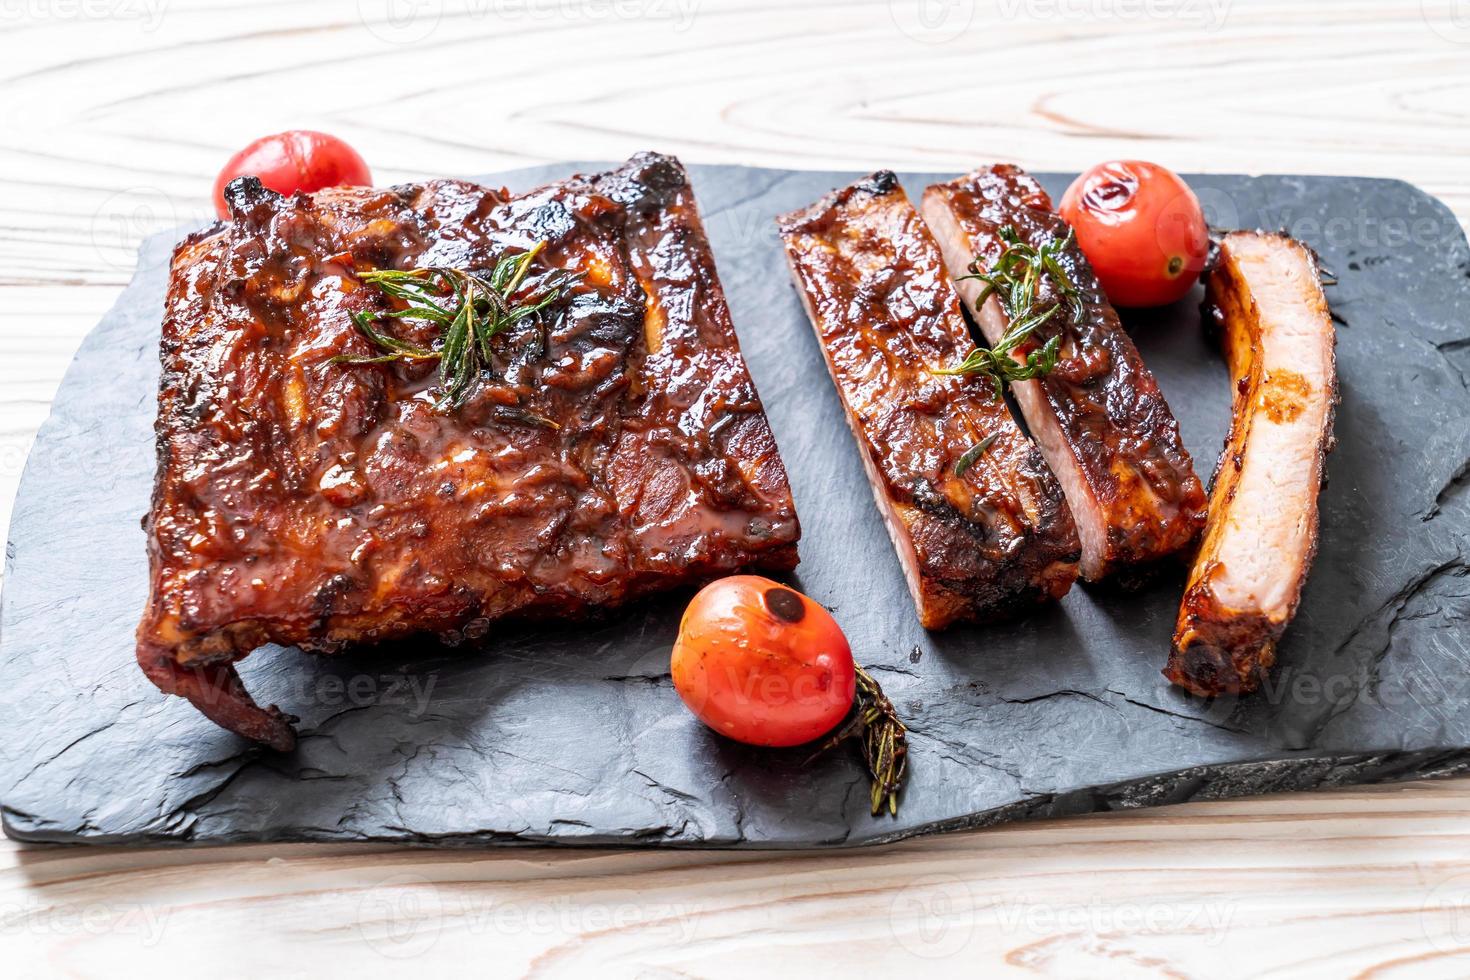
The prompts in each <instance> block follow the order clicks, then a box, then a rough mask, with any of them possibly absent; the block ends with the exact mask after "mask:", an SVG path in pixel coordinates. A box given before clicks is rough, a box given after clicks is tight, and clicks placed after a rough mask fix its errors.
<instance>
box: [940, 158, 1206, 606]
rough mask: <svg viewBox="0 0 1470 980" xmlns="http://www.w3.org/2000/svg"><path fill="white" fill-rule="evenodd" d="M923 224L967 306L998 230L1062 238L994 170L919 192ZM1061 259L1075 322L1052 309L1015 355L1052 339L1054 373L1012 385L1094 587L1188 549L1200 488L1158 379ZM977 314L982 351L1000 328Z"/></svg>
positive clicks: (1073, 250)
mask: <svg viewBox="0 0 1470 980" xmlns="http://www.w3.org/2000/svg"><path fill="white" fill-rule="evenodd" d="M924 217H925V219H926V220H927V221H928V222H929V226H930V227H931V228H933V229H934V232H935V234H936V235H937V236H938V239H939V242H940V246H941V247H942V248H943V250H944V258H945V262H946V263H947V264H948V266H949V270H950V273H951V274H952V275H953V276H954V277H955V278H956V280H959V281H958V282H957V283H956V285H957V286H958V287H959V290H960V295H961V296H962V297H964V299H965V302H966V303H967V304H969V305H970V306H971V307H972V308H973V307H974V304H975V301H976V300H977V299H978V298H979V295H980V290H981V288H982V286H981V284H980V283H979V282H977V281H975V280H973V279H961V277H963V276H966V275H968V274H969V273H970V271H971V266H972V263H978V265H979V266H980V268H981V269H982V271H983V270H984V269H987V268H989V267H990V266H991V265H992V264H993V263H994V262H995V260H996V259H997V258H999V257H1000V254H1001V252H1002V251H1003V250H1004V248H1005V243H1004V242H1003V241H1002V239H1001V234H1000V233H1001V230H1002V229H1004V228H1007V227H1009V228H1011V229H1013V230H1014V231H1015V233H1016V234H1017V235H1018V236H1019V237H1020V239H1021V240H1022V241H1024V242H1026V243H1027V244H1029V245H1031V246H1032V247H1034V248H1037V249H1040V248H1041V247H1042V246H1043V245H1045V244H1047V243H1050V242H1059V241H1061V240H1064V239H1065V238H1066V237H1067V235H1068V228H1067V224H1066V222H1064V221H1063V220H1062V219H1061V217H1060V216H1059V215H1057V213H1056V212H1055V211H1053V210H1052V207H1051V201H1050V199H1049V198H1048V197H1047V195H1046V192H1045V191H1044V190H1042V189H1041V185H1040V184H1038V183H1036V181H1035V180H1034V179H1032V178H1031V176H1030V175H1028V174H1027V173H1025V172H1024V171H1022V170H1020V169H1019V168H1017V167H1011V166H1004V165H1001V166H994V167H990V168H988V169H982V170H977V171H975V172H974V173H972V174H969V175H967V176H965V177H961V178H960V179H958V180H955V181H952V182H951V183H948V184H937V185H935V186H932V187H930V188H929V189H928V190H926V191H925V192H924ZM1060 262H1061V265H1062V266H1063V268H1064V270H1065V271H1066V273H1067V275H1068V276H1069V277H1070V278H1071V279H1072V282H1073V284H1074V285H1076V286H1077V288H1078V290H1079V291H1080V294H1081V299H1082V305H1083V315H1082V318H1081V320H1080V322H1073V321H1072V320H1071V319H1070V315H1069V313H1068V312H1067V310H1066V304H1061V305H1060V306H1059V311H1058V312H1057V313H1056V314H1055V315H1053V316H1052V317H1051V318H1050V319H1048V320H1047V321H1046V322H1045V323H1044V324H1042V325H1041V326H1040V327H1039V328H1038V329H1037V330H1036V332H1035V333H1034V334H1033V335H1032V338H1031V340H1029V341H1028V342H1026V343H1024V344H1022V345H1021V346H1020V347H1019V348H1018V349H1017V350H1016V351H1015V356H1016V357H1017V359H1024V358H1025V355H1026V354H1027V353H1029V352H1030V351H1033V350H1035V349H1036V348H1037V347H1039V346H1040V345H1042V344H1044V343H1045V342H1046V341H1047V340H1049V339H1050V338H1052V337H1054V336H1056V335H1058V334H1060V335H1061V337H1062V345H1061V360H1060V362H1059V363H1058V365H1057V367H1056V369H1055V370H1053V371H1052V372H1051V373H1050V374H1048V375H1047V376H1046V377H1045V378H1042V379H1040V380H1035V381H1020V382H1016V383H1014V384H1013V385H1012V386H1011V389H1012V391H1013V392H1014V393H1015V398H1016V401H1017V403H1018V404H1019V405H1020V406H1021V411H1022V413H1023V414H1024V415H1025V418H1026V424H1027V425H1028V426H1029V427H1030V429H1031V434H1032V435H1033V436H1034V437H1035V438H1036V441H1037V442H1038V443H1039V444H1040V446H1041V451H1042V453H1043V454H1044V455H1045V456H1046V461H1047V463H1049V464H1050V465H1051V469H1052V472H1054V473H1055V474H1056V475H1057V479H1058V480H1060V481H1061V485H1062V489H1063V491H1064V492H1065V493H1066V498H1067V503H1068V504H1069V505H1070V507H1071V510H1072V516H1073V518H1074V519H1075V520H1076V522H1077V532H1078V534H1079V536H1080V537H1081V539H1082V577H1083V578H1085V579H1087V580H1088V581H1092V582H1095V581H1097V580H1099V579H1102V578H1105V577H1107V576H1109V575H1113V574H1115V573H1118V572H1122V571H1126V570H1128V569H1132V568H1137V567H1139V566H1143V565H1148V564H1150V563H1152V562H1155V561H1157V560H1158V559H1160V558H1162V557H1164V556H1166V555H1171V554H1174V553H1175V552H1178V551H1180V550H1182V549H1184V548H1186V547H1188V546H1189V545H1190V543H1191V542H1193V541H1194V539H1195V538H1196V536H1197V535H1198V534H1199V532H1200V529H1201V528H1202V527H1203V526H1204V521H1205V492H1204V488H1203V487H1201V486H1200V482H1199V478H1198V477H1196V476H1195V474H1194V468H1193V466H1192V464H1191V462H1190V458H1189V453H1188V452H1187V451H1186V450H1185V448H1184V444H1183V442H1182V441H1181V440H1180V438H1179V426H1178V423H1176V422H1175V420H1174V415H1173V413H1171V412H1170V411H1169V406H1168V404H1167V403H1166V402H1165V401H1164V396H1163V394H1162V393H1161V392H1160V391H1159V386H1158V383H1157V382H1155V381H1154V377H1153V375H1152V374H1151V373H1150V372H1149V370H1148V368H1147V367H1146V366H1144V363H1143V359H1142V358H1141V357H1139V355H1138V350H1137V348H1135V347H1134V346H1133V341H1132V340H1131V339H1129V337H1128V334H1127V333H1126V332H1124V330H1123V327H1122V324H1120V323H1119V321H1118V315H1117V313H1116V312H1115V311H1114V310H1113V308H1112V306H1110V305H1109V304H1108V302H1107V299H1106V298H1105V297H1104V296H1103V294H1102V290H1101V289H1100V288H1099V286H1098V282H1097V277H1096V276H1095V275H1094V274H1093V272H1092V268H1091V266H1089V265H1088V263H1087V259H1086V258H1085V257H1084V256H1083V254H1082V250H1081V249H1080V248H1078V247H1077V246H1076V245H1075V244H1071V245H1069V246H1068V247H1066V248H1065V249H1063V251H1062V254H1061V256H1060ZM1052 285H1053V284H1052V283H1051V282H1049V281H1047V277H1043V286H1042V290H1043V296H1042V301H1043V302H1044V303H1050V302H1052V301H1054V300H1055V299H1056V296H1055V295H1054V294H1053V292H1052ZM976 319H977V321H978V322H979V325H980V329H981V330H982V331H983V332H984V333H985V336H986V338H987V339H988V340H989V341H990V342H991V343H992V344H994V343H996V342H998V341H999V340H1000V339H1001V337H1002V336H1003V335H1004V334H1005V332H1006V330H1007V329H1008V328H1009V326H1010V322H1009V320H1008V319H1007V317H1006V314H1005V311H1004V310H1003V309H1002V307H1001V304H1000V301H999V299H997V298H996V297H994V296H992V297H991V298H990V299H989V300H987V301H986V303H985V304H984V306H983V307H982V308H980V309H979V310H977V311H976Z"/></svg>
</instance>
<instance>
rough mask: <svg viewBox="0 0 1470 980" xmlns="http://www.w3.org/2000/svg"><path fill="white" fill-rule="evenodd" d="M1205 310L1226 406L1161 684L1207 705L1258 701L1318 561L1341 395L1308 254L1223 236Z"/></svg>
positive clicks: (1240, 235)
mask: <svg viewBox="0 0 1470 980" xmlns="http://www.w3.org/2000/svg"><path fill="white" fill-rule="evenodd" d="M1206 304H1207V305H1206V310H1207V314H1208V316H1209V318H1210V319H1211V320H1212V321H1213V324H1214V325H1215V326H1216V327H1217V328H1218V330H1219V333H1220V340H1221V343H1222V344H1223V346H1224V349H1225V356H1226V361H1227V362H1228V364H1229V368H1230V376H1231V377H1232V378H1233V379H1235V396H1234V404H1233V407H1232V417H1231V424H1230V434H1229V436H1228V437H1227V438H1226V442H1225V449H1224V452H1223V453H1221V456H1220V462H1219V466H1218V468H1217V469H1216V472H1215V480H1214V486H1213V488H1212V489H1211V492H1210V519H1209V524H1208V525H1207V527H1206V529H1205V537H1204V542H1203V544H1202V545H1201V547H1200V552H1199V556H1198V557H1197V558H1196V560H1195V564H1194V568H1193V569H1192V571H1191V572H1190V576H1189V583H1188V586H1187V589H1186V591H1185V594H1184V602H1183V604H1182V605H1181V606H1180V609H1179V620H1178V623H1177V625H1176V628H1175V632H1174V648H1173V651H1172V652H1171V654H1170V656H1169V664H1168V666H1167V667H1166V668H1165V670H1164V675H1165V676H1166V677H1168V678H1169V680H1171V681H1173V682H1174V683H1175V684H1177V685H1179V686H1180V687H1182V688H1185V689H1186V690H1188V691H1190V692H1191V693H1193V694H1197V695H1201V696H1205V697H1209V696H1214V695H1218V694H1243V693H1249V692H1251V691H1254V690H1256V689H1257V688H1258V687H1259V686H1260V684H1261V682H1262V680H1264V679H1265V677H1266V673H1267V671H1269V670H1270V668H1271V666H1272V664H1273V663H1274V662H1275V660H1276V644H1277V642H1278V641H1279V640H1280V639H1281V636H1282V634H1283V633H1284V632H1285V630H1286V628H1287V626H1288V624H1290V622H1291V620H1292V617H1293V616H1294V615H1295V614H1296V610H1297V605H1298V604H1299V603H1300V601H1301V594H1302V586H1303V585H1304V584H1305V582H1306V578H1307V574H1308V572H1309V571H1310V570H1311V566H1312V560H1313V559H1314V558H1315V556H1316V553H1317V531H1318V496H1319V492H1320V490H1321V488H1322V485H1323V482H1324V480H1325V462H1326V456H1327V454H1328V453H1329V452H1331V450H1332V446H1333V435H1332V427H1333V419H1334V415H1335V412H1336V405H1337V400H1338V394H1337V370H1336V366H1335V359H1336V355H1335V345H1336V339H1337V336H1336V332H1335V330H1334V329H1333V326H1332V318H1331V315H1330V313H1329V311H1328V306H1327V298H1326V296H1325V294H1324V293H1323V291H1322V285H1321V279H1320V275H1319V270H1318V267H1317V262H1316V257H1315V255H1313V253H1312V252H1311V251H1310V250H1309V249H1307V248H1306V247H1305V246H1304V245H1302V244H1300V243H1299V242H1296V241H1293V240H1292V239H1290V238H1287V237H1286V236H1284V235H1279V234H1270V233H1265V232H1249V231H1247V232H1233V233H1231V234H1229V235H1227V236H1226V237H1225V239H1224V241H1223V242H1222V243H1221V246H1220V255H1219V262H1218V264H1217V265H1216V266H1215V268H1214V270H1213V271H1212V272H1211V273H1210V274H1209V277H1208V282H1207V298H1206Z"/></svg>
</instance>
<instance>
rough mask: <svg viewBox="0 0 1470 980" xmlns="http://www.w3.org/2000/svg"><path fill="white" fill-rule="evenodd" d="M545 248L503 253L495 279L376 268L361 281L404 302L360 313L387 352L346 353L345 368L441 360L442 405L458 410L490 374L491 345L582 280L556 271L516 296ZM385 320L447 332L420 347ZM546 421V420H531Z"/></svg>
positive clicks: (357, 319)
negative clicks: (387, 328) (389, 330)
mask: <svg viewBox="0 0 1470 980" xmlns="http://www.w3.org/2000/svg"><path fill="white" fill-rule="evenodd" d="M545 247H546V243H545V242H537V243H536V244H535V245H533V246H531V247H530V248H529V249H527V250H526V251H524V252H521V253H518V254H514V255H503V256H501V257H500V258H499V259H498V260H497V261H496V263H495V265H494V267H493V268H492V269H491V270H490V271H489V273H488V274H486V273H483V272H478V271H471V270H468V269H450V268H445V267H442V266H433V267H430V268H427V269H406V270H396V269H375V270H373V271H371V272H364V273H362V274H361V275H360V276H359V277H358V278H360V279H361V280H362V281H363V282H364V283H366V284H368V285H370V286H375V287H377V288H378V289H379V290H381V291H382V292H383V293H384V295H386V296H388V297H390V298H391V299H395V300H398V301H399V302H401V303H402V304H403V307H402V308H401V309H396V310H386V311H377V312H354V313H353V314H352V322H353V323H354V324H356V325H357V329H358V330H359V331H361V333H362V335H363V336H364V337H366V338H367V339H368V340H369V341H371V342H372V343H373V345H374V346H376V347H377V348H379V349H380V350H382V351H383V353H382V354H379V355H377V356H375V357H357V356H353V355H350V354H344V355H341V356H338V357H334V358H332V362H333V363H340V364H387V363H392V362H395V361H438V362H439V383H440V385H441V387H442V388H443V395H442V397H441V398H440V399H439V403H438V406H437V407H438V408H440V409H443V408H446V407H448V408H458V407H459V406H460V405H462V404H463V403H464V399H465V396H466V395H468V394H469V391H470V389H471V387H473V385H474V383H475V381H476V379H478V378H479V377H480V375H481V374H483V373H484V372H486V371H489V370H491V365H492V358H493V348H492V347H491V341H492V340H493V339H494V338H495V337H496V336H497V335H498V334H502V333H504V332H506V331H507V330H509V329H511V328H512V327H514V326H515V325H516V324H517V323H519V322H521V321H522V320H525V319H527V318H530V317H535V316H537V315H539V314H540V313H541V312H542V311H543V310H545V309H546V308H547V307H549V306H550V305H552V304H553V303H555V302H557V301H558V300H560V299H561V298H562V296H563V295H564V294H565V293H566V290H567V288H568V287H569V286H571V285H572V284H573V283H575V282H576V281H577V280H578V279H579V278H580V275H579V274H576V273H569V272H564V271H562V270H553V271H552V272H550V273H549V274H548V275H546V276H545V277H544V278H543V279H542V280H541V281H540V282H539V283H537V284H536V285H535V288H534V289H530V290H528V291H527V292H528V295H525V296H520V297H517V292H518V291H521V287H522V286H523V285H524V284H525V282H526V275H527V273H528V272H529V271H530V268H531V264H532V263H533V262H534V261H535V260H536V256H538V255H539V254H540V253H541V250H542V249H543V248H545ZM384 320H417V321H419V322H421V323H432V324H436V325H437V326H438V327H439V328H440V342H439V346H438V347H437V348H432V349H431V348H424V347H418V346H416V345H414V344H410V343H406V342H405V341H402V340H399V339H398V338H396V337H393V336H391V335H389V334H386V333H384V332H383V331H381V330H379V329H378V324H379V323H381V322H382V321H384ZM532 417H534V418H540V417H539V416H532Z"/></svg>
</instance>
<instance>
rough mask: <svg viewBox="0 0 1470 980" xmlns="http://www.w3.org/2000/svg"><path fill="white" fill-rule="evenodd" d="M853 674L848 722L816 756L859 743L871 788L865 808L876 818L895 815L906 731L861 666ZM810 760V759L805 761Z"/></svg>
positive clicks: (906, 748) (905, 766) (904, 763)
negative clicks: (885, 813)
mask: <svg viewBox="0 0 1470 980" xmlns="http://www.w3.org/2000/svg"><path fill="white" fill-rule="evenodd" d="M853 669H854V671H855V673H856V675H857V676H856V680H857V691H856V693H855V696H854V697H853V700H852V711H851V712H849V713H848V716H847V720H846V721H844V722H843V723H842V724H841V725H839V726H837V729H836V730H835V731H834V732H833V733H832V734H831V736H830V737H828V738H827V740H826V741H824V742H823V743H822V744H821V746H820V747H818V749H817V752H816V755H814V756H812V758H813V759H814V758H816V756H817V755H821V754H822V753H823V752H825V751H827V750H828V749H830V748H832V747H833V746H836V745H838V744H839V743H841V742H842V741H843V740H844V739H848V738H856V739H858V740H859V741H861V742H862V747H863V761H864V762H865V763H867V766H868V774H869V776H870V777H871V779H872V786H871V787H870V789H869V792H868V809H869V811H870V812H871V813H872V814H873V816H875V817H876V816H877V815H878V814H879V813H882V812H883V811H884V810H887V811H888V812H889V814H890V815H896V814H897V813H898V791H899V789H900V788H901V787H902V786H903V779H904V776H905V774H906V773H907V772H908V754H909V745H908V731H909V730H908V728H907V727H906V726H905V725H904V723H903V722H902V721H900V720H899V717H898V712H897V711H896V710H895V709H894V707H893V702H892V701H890V700H888V695H886V694H884V693H883V688H881V687H879V686H878V682H877V681H875V680H873V676H872V675H871V674H869V673H868V672H867V671H866V670H863V669H862V668H861V667H854V668H853ZM808 761H810V760H808Z"/></svg>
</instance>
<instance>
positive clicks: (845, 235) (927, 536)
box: [777, 171, 1079, 629]
mask: <svg viewBox="0 0 1470 980" xmlns="http://www.w3.org/2000/svg"><path fill="white" fill-rule="evenodd" d="M777 222H778V224H779V226H780V230H781V237H782V239H783V240H784V242H785V245H786V257H787V260H788V261H789V263H790V265H791V272H792V276H793V278H794V279H795V282H796V287H797V290H798V291H799V292H800V294H801V298H802V302H803V303H804V304H805V306H806V311H807V315H808V316H809V317H810V318H811V321H812V326H813V327H814V328H815V329H816V333H817V340H818V342H819V343H820V345H821V348H822V353H823V355H824V356H825V357H826V360H827V367H828V369H829V370H830V371H831V374H832V380H833V382H835V384H836V386H837V391H838V394H839V395H840V396H841V398H842V403H843V407H844V409H845V410H846V413H847V420H848V423H849V424H850V425H851V427H852V431H853V435H854V436H855V437H856V439H857V443H858V447H859V449H860V450H861V453H862V458H863V463H864V465H865V467H866V468H867V471H868V478H869V480H870V482H871V483H872V487H873V495H874V497H875V498H876V500H877V502H878V506H879V509H880V510H881V511H882V513H883V516H884V519H885V521H886V523H887V525H888V532H889V534H890V536H891V537H892V538H893V544H894V547H895V548H896V549H897V551H898V556H899V559H900V561H901V562H902V564H903V567H904V572H905V574H906V575H907V577H908V583H909V589H910V591H911V592H912V593H913V597H914V604H915V605H916V606H917V607H918V611H919V620H920V622H922V623H923V625H924V626H925V627H927V628H929V629H938V628H940V627H943V626H946V625H948V624H950V623H953V622H955V621H957V620H987V619H993V618H996V617H998V616H1001V615H1004V614H1006V613H1009V612H1013V611H1016V610H1018V609H1020V608H1024V607H1027V606H1030V605H1033V604H1036V603H1039V602H1042V601H1045V600H1048V599H1053V598H1056V597H1059V596H1061V595H1063V594H1064V593H1066V591H1067V589H1069V588H1070V587H1071V585H1072V582H1073V580H1074V579H1075V578H1076V575H1077V564H1076V563H1077V555H1078V548H1079V546H1078V543H1077V532H1076V529H1075V528H1074V527H1073V525H1072V519H1071V515H1070V514H1068V512H1067V508H1066V504H1065V502H1064V501H1063V499H1062V494H1061V489H1060V488H1059V487H1058V486H1057V483H1056V480H1055V479H1054V478H1053V477H1052V475H1051V473H1050V472H1048V471H1047V469H1046V464H1045V463H1044V461H1043V460H1042V458H1041V454H1040V453H1039V452H1038V451H1037V450H1036V447H1035V446H1034V445H1032V443H1031V441H1030V440H1029V439H1027V438H1026V437H1025V435H1024V434H1022V432H1021V430H1020V429H1019V428H1018V427H1017V426H1016V423H1015V422H1014V420H1012V419H1011V416H1010V413H1009V411H1008V409H1007V408H1006V405H1005V403H1004V401H1002V400H1001V399H1000V398H998V397H996V395H995V393H994V392H993V390H992V389H991V387H990V386H989V385H988V384H987V383H986V382H984V381H982V380H979V379H974V378H954V377H941V376H937V375H935V374H934V373H933V370H932V369H933V368H935V367H937V366H939V365H942V364H948V363H952V362H954V361H958V360H960V359H961V358H963V357H965V356H966V355H967V354H968V353H969V352H970V351H971V350H973V349H974V344H973V342H972V341H971V340H970V336H969V332H968V330H967V328H966V325H965V320H964V314H963V313H962V311H961V310H960V306H959V300H958V297H956V295H955V292H954V289H953V287H952V286H951V285H950V283H949V277H948V276H947V275H946V274H945V271H944V266H943V262H942V259H941V257H940V254H939V247H938V245H937V244H936V243H935V241H934V238H933V236H931V235H930V234H929V230H928V228H926V227H925V226H924V223H923V221H921V220H920V219H919V215H918V213H917V212H916V211H915V210H914V208H913V206H912V205H911V204H910V203H909V201H908V198H907V197H905V196H904V193H903V190H902V189H901V188H900V187H899V186H898V181H897V179H896V178H895V177H894V175H893V174H891V173H889V172H887V171H882V172H879V173H877V174H874V175H873V176H871V177H869V178H867V179H865V180H861V181H859V182H857V183H856V184H853V185H852V186H850V187H847V188H844V189H842V190H839V191H836V192H834V193H833V194H831V195H829V196H828V197H826V198H824V199H823V200H821V201H819V202H817V203H816V204H814V205H812V206H811V207H809V208H806V209H805V210H802V211H796V212H793V213H791V214H788V215H784V216H783V217H781V218H779V219H777ZM987 441H988V442H989V445H988V448H986V449H985V450H984V451H983V452H981V453H979V454H978V456H977V455H975V454H973V453H971V454H970V456H971V458H973V463H971V465H969V466H968V468H964V469H963V472H962V473H961V472H959V469H960V467H959V466H958V465H957V464H959V463H960V461H961V459H962V458H963V457H965V456H966V454H967V452H968V451H969V450H971V449H972V447H975V446H977V445H980V444H982V443H985V442H987Z"/></svg>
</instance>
